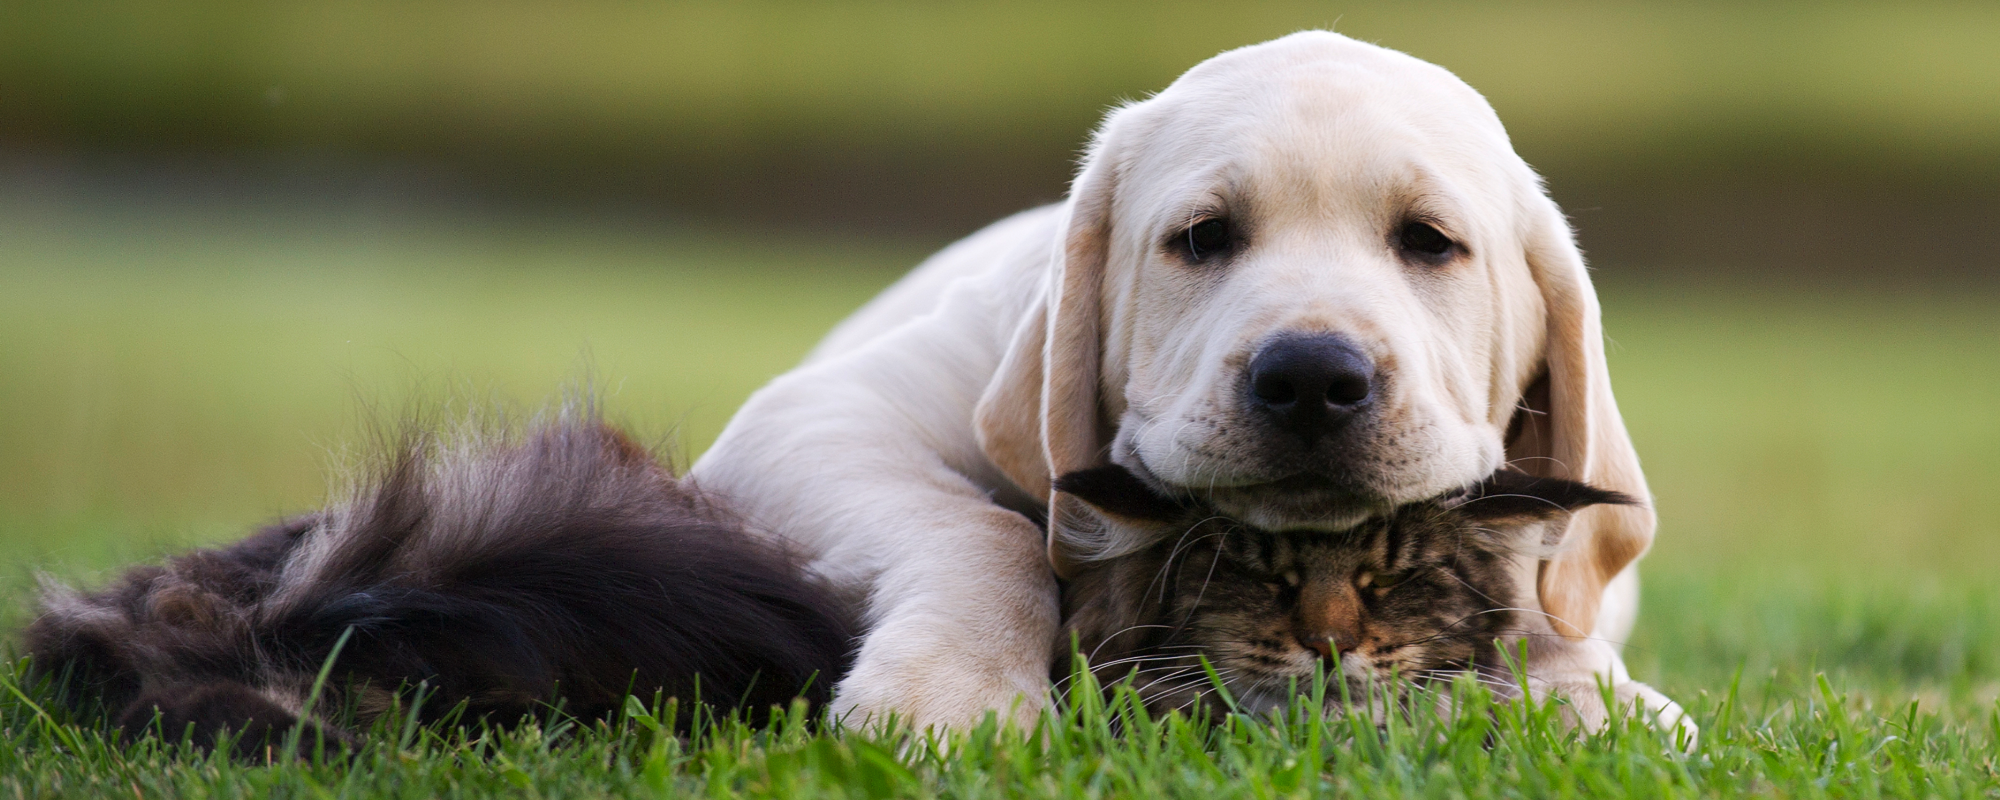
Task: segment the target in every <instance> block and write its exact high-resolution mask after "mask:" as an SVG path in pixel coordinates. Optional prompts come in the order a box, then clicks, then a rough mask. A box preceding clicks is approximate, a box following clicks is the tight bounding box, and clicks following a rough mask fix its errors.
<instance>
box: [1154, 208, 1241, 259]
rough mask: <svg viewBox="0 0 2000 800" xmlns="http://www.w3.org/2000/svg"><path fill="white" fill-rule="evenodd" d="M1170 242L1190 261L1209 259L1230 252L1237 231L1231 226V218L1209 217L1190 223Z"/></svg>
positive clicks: (1234, 243)
mask: <svg viewBox="0 0 2000 800" xmlns="http://www.w3.org/2000/svg"><path fill="white" fill-rule="evenodd" d="M1170 244H1171V245H1172V246H1173V248H1174V249H1175V250H1179V251H1180V252H1181V254H1182V255H1184V256H1186V257H1187V260H1189V261H1195V262H1201V261H1207V260H1209V259H1212V258H1216V257H1218V256H1224V255H1228V254H1229V251H1230V250H1231V249H1232V248H1234V247H1235V246H1236V231H1235V230H1234V229H1233V228H1232V227H1231V226H1230V224H1229V220H1227V219H1224V218H1222V217H1209V218H1207V219H1204V220H1202V221H1200V222H1197V223H1195V224H1193V225H1189V226H1188V227H1187V230H1184V231H1181V233H1180V234H1179V235H1177V236H1175V237H1174V239H1173V241H1172V242H1171V243H1170Z"/></svg>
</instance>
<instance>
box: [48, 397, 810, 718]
mask: <svg viewBox="0 0 2000 800" xmlns="http://www.w3.org/2000/svg"><path fill="white" fill-rule="evenodd" d="M42 608H43V610H42V614H41V615H40V617H39V618H38V619H36V620H35V621H34V622H33V623H32V624H31V625H30V626H29V627H28V629H27V632H26V636H25V638H26V643H27V647H28V651H29V653H30V654H31V656H32V664H33V669H34V670H35V671H36V672H37V673H40V674H44V675H49V676H52V677H54V678H55V679H56V680H57V682H58V683H59V684H60V685H61V686H63V687H64V688H63V691H64V693H65V697H66V699H67V700H68V701H69V702H71V703H72V704H75V705H77V706H79V707H89V706H101V707H102V708H103V709H104V710H106V711H108V712H109V713H110V715H111V718H112V721H113V722H114V724H116V725H118V726H120V727H122V728H123V729H125V730H126V731H127V732H128V735H129V736H137V735H140V734H141V733H142V732H145V731H147V730H153V729H156V728H155V725H154V723H155V721H156V720H157V721H158V723H159V725H158V728H157V729H160V730H162V732H163V733H164V734H165V735H167V736H168V737H170V738H176V739H177V738H179V737H180V736H181V735H183V733H184V732H186V731H188V730H189V728H190V726H192V732H193V736H194V738H195V740H196V741H197V742H200V743H202V744H204V745H212V744H213V743H215V742H216V741H217V737H218V735H219V734H220V733H221V732H222V731H224V730H225V729H227V730H233V731H236V732H237V733H238V734H241V735H240V737H239V738H238V739H237V745H236V747H237V749H238V752H239V753H241V754H243V755H249V756H258V755H261V754H265V753H268V752H271V751H270V750H269V749H268V748H269V746H270V745H271V743H272V742H273V741H274V739H273V736H274V735H278V736H281V735H282V734H283V733H285V732H288V731H290V730H292V729H293V728H294V727H295V726H299V725H304V726H305V727H306V729H307V730H308V731H309V732H313V731H317V732H321V733H323V734H324V735H325V736H326V737H327V738H328V739H329V740H330V741H332V742H333V743H335V744H337V745H344V744H350V743H352V742H353V741H354V740H355V734H354V733H353V732H351V731H350V730H347V729H344V728H341V727H338V726H336V725H335V724H334V723H333V719H334V715H332V714H320V713H317V711H315V712H311V713H309V714H308V716H309V717H310V718H309V719H307V720H305V721H304V722H303V723H302V722H301V720H300V714H301V713H302V712H303V706H304V704H305V702H306V697H307V695H308V693H309V691H310V689H311V686H312V683H313V681H314V679H315V678H316V677H317V675H318V673H319V671H320V669H321V667H322V665H324V664H325V663H327V661H328V660H329V658H330V657H332V656H333V655H334V649H335V645H336V643H337V642H339V641H340V639H341V637H342V636H343V634H345V635H347V636H348V639H347V641H346V642H345V644H344V645H342V646H341V647H340V650H339V653H338V657H337V659H336V660H335V661H334V665H333V669H332V672H331V679H330V680H329V681H328V682H327V684H326V686H325V689H324V690H323V692H322V695H321V696H320V697H319V698H318V700H317V703H316V705H314V707H313V708H314V709H325V710H335V709H350V710H351V711H352V712H353V717H352V719H353V721H354V722H356V723H358V725H359V726H366V725H367V724H368V723H369V722H370V721H371V720H372V719H373V718H375V717H376V716H379V715H380V714H382V713H384V712H385V711H387V710H388V709H390V708H391V707H393V706H394V705H395V704H397V703H400V704H402V705H403V706H404V707H408V706H409V704H410V703H412V702H414V701H415V700H416V698H417V694H418V693H419V692H421V694H422V701H421V705H420V706H419V708H420V712H419V714H420V716H421V717H422V718H424V719H426V720H435V719H437V718H439V717H440V716H441V715H445V714H450V713H455V709H458V708H459V707H460V706H463V711H462V712H457V713H465V714H467V715H468V716H467V717H466V718H468V719H476V718H483V719H487V720H491V721H494V722H498V723H508V722H513V721H517V720H519V719H521V718H523V716H525V715H539V714H546V713H548V712H549V710H550V709H552V708H559V709H560V710H561V711H562V712H563V713H567V714H572V715H578V716H600V715H604V714H608V713H611V712H613V711H615V710H617V709H618V708H619V707H620V705H621V704H622V702H623V699H624V698H625V697H626V695H627V694H628V693H629V694H635V695H638V696H639V697H641V698H647V699H650V698H652V697H653V696H654V695H655V693H656V692H657V693H664V694H665V695H667V696H672V697H677V698H680V699H682V700H683V702H694V701H699V702H701V703H705V704H709V705H712V706H717V707H721V708H742V709H745V710H746V711H748V712H749V713H750V714H751V715H752V716H761V715H762V714H763V713H764V712H765V710H766V709H768V708H769V707H770V706H772V705H774V704H784V703H787V702H789V701H790V700H791V699H792V698H794V697H804V698H806V699H807V700H809V701H811V702H813V703H815V704H819V703H823V702H825V701H826V700H827V699H828V697H829V694H830V692H831V689H832V686H833V684H834V682H835V680H837V678H838V677H839V674H840V673H841V672H842V671H843V670H844V669H845V667H846V663H847V658H848V649H849V628H848V625H847V624H846V623H845V622H844V620H843V617H842V615H841V614H839V613H837V611H836V605H835V601H834V599H833V598H832V597H831V596H830V595H829V594H828V593H827V592H826V591H824V590H822V589H821V588H819V587H818V586H817V585H815V584H814V583H812V582H810V581H808V580H807V579H806V578H805V577H804V576H803V575H802V574H801V572H800V570H799V568H798V566H797V565H796V564H795V563H794V562H793V561H791V560H790V559H789V558H788V557H787V556H786V555H785V554H784V553H783V552H781V551H780V550H778V549H776V548H775V546H773V545H770V544H768V543H767V542H766V541H765V540H762V539H758V538H755V537H753V536H752V535H751V534H749V533H747V532H746V531H745V530H744V529H743V528H742V526H740V525H739V524H737V523H736V522H735V521H734V520H732V519H731V518H730V517H729V515H728V514H727V513H725V512H724V511H723V510H722V509H720V508H718V507H716V506H715V505H714V504H713V503H710V502H708V501H707V500H706V499H705V498H704V497H702V496H701V494H700V493H699V492H697V491H696V490H695V489H693V488H692V487H691V486H689V485H687V484H685V483H683V482H681V481H679V480H677V479H676V478H675V477H674V476H673V474H672V473H671V472H670V471H668V470H667V469H666V468H664V467H663V466H661V464H660V463H659V462H658V461H656V460H655V459H654V458H653V457H652V456H651V455H649V454H648V453H647V452H646V450H645V449H644V448H641V447H639V446H637V445H635V444H634V443H632V441H631V440H629V439H628V438H626V437H625V436H624V435H622V434H621V433H619V432H618V431H617V430H615V429H613V428H611V427H609V426H607V425H605V424H603V423H601V422H598V421H596V420H595V419H565V420H563V421H559V422H557V423H554V424H550V425H546V426H542V427H539V428H537V429H536V430H534V431H532V432H531V433H529V434H528V435H527V436H526V437H525V438H523V439H520V440H517V441H509V440H505V439H504V438H495V437H491V436H488V437H471V439H470V440H468V441H463V442H440V441H439V440H438V439H437V438H436V437H419V439H418V440H417V441H415V442H414V443H413V444H412V445H411V446H408V447H404V448H401V452H400V454H399V455H397V456H396V457H395V458H393V459H392V460H391V462H390V463H389V464H388V465H387V466H386V468H385V470H384V472H383V473H382V475H381V477H380V478H379V480H376V481H373V482H371V483H370V485H366V486H363V487H362V488H361V489H360V490H359V491H357V492H356V493H355V494H354V496H353V498H352V499H351V500H350V501H348V502H345V503H342V504H338V505H336V506H334V507H331V508H329V509H327V510H324V511H322V512H319V513H317V514H312V515H309V516H304V517H299V518H297V519H293V520H291V521H288V522H284V523H281V524H278V525H274V526H272V527H269V528H266V529H264V530H262V531H260V532H258V533H256V534H255V535H252V536H250V537H249V538H247V539H244V540H243V541H241V542H238V543H236V544H234V545H232V546H229V547H225V548H221V549H215V550H200V551H195V552H192V553H188V554H186V555H182V556H179V557H177V558H173V559H171V560H169V561H168V562H167V563H166V564H165V565H164V566H144V567H138V568H134V569H132V570H131V571H129V572H128V573H126V575H125V576H124V577H123V578H122V579H121V580H119V581H118V582H117V583H115V584H113V585H112V586H110V587H109V588H106V589H104V590H102V591H98V592H94V593H79V592H76V591H73V590H70V589H68V588H65V587H60V586H53V585H52V586H49V587H47V588H46V591H45V593H44V596H43V602H42ZM349 631H351V633H348V632H349ZM697 684H698V685H699V690H697ZM685 718H686V715H683V719H685Z"/></svg>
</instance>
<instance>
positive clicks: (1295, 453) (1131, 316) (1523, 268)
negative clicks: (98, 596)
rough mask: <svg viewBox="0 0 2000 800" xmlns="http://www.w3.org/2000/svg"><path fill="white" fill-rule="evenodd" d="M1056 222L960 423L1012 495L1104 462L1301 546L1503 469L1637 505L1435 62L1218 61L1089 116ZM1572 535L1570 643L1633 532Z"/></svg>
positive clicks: (1494, 133)
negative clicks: (1093, 120) (1042, 296)
mask: <svg viewBox="0 0 2000 800" xmlns="http://www.w3.org/2000/svg"><path fill="white" fill-rule="evenodd" d="M1064 213H1065V217H1064V220H1063V223H1062V225H1063V233H1062V239H1061V241H1060V242H1059V246H1058V248H1057V257H1056V258H1055V259H1054V268H1053V270H1052V272H1051V276H1050V285H1049V299H1048V304H1047V306H1046V308H1045V309H1043V311H1044V313H1045V315H1046V316H1045V317H1042V318H1040V321H1041V322H1042V323H1043V324H1040V325H1037V324H1035V323H1034V322H1031V323H1030V324H1029V325H1027V326H1024V327H1023V328H1022V329H1021V331H1020V334H1019V336H1018V337H1017V339H1016V342H1015V345H1014V349H1013V350H1012V351H1010V353H1009V354H1008V356H1007V359H1006V362H1005V363H1004V364H1003V367H1002V370H1001V373H1000V375H999V377H998V378H997V379H996V381H995V384H994V386H993V387H991V388H989V390H988V393H987V397H986V398H984V399H983V400H982V407H981V409H980V423H981V428H982V443H983V444H985V445H986V448H987V451H988V454H989V455H990V456H992V457H993V458H994V461H995V462H996V463H997V464H999V465H1000V466H1001V467H1002V468H1003V469H1004V470H1006V471H1007V472H1008V473H1009V475H1010V476H1012V477H1014V479H1015V481H1016V482H1017V483H1019V484H1020V485H1021V486H1022V487H1024V488H1027V489H1030V490H1031V491H1036V490H1040V489H1046V488H1047V487H1049V485H1050V476H1051V475H1062V474H1067V473H1070V472H1074V471H1077V470H1081V469H1088V468H1090V467H1093V466H1098V465H1101V464H1104V463H1107V462H1110V463H1117V464H1120V465H1123V466H1125V467H1128V468H1130V469H1131V470H1132V471H1134V472H1135V473H1138V474H1139V475H1141V476H1143V478H1144V480H1145V481H1146V482H1147V483H1148V484H1149V485H1153V486H1155V487H1157V488H1161V489H1162V490H1164V491H1166V492H1168V493H1169V494H1172V495H1185V496H1188V497H1191V498H1194V499H1198V500H1199V501H1201V502H1203V503H1205V504H1207V505H1210V506H1212V507H1214V508H1215V509H1217V510H1218V511H1220V512H1222V513H1224V514H1227V515H1229V516H1231V517H1234V518H1237V519H1241V520H1243V521H1244V522H1246V523H1249V524H1252V525H1255V526H1258V527H1261V528H1267V529H1317V530H1329V531H1332V530H1344V529H1347V528H1349V527H1352V526H1354V525H1356V524H1358V523H1360V522H1361V521H1364V520H1367V519H1369V518H1371V517H1376V516H1380V515H1382V514H1385V513H1387V512H1388V511H1389V510H1390V509H1393V508H1395V507H1398V506H1400V505H1404V504H1407V503H1410V502H1414V501H1417V500H1421V499H1424V498H1430V497H1435V496H1438V495H1440V494H1441V493H1444V492H1446V491H1449V490H1451V489H1453V488H1454V487H1460V486H1465V485H1468V484H1471V483H1473V482H1475V481H1477V480H1478V479H1479V478H1481V477H1482V476H1485V475H1488V474H1490V473H1492V472H1493V471H1494V470H1495V469H1496V468H1498V467H1499V466H1500V465H1502V464H1503V463H1507V462H1509V461H1518V466H1520V467H1521V468H1523V469H1526V470H1529V471H1531V472H1536V473H1538V474H1544V475H1548V476H1551V477H1562V478H1568V479H1573V480H1581V481H1586V482H1589V483H1592V484H1594V485H1599V486H1604V487H1607V488H1610V489H1613V490H1617V491H1621V492H1624V493H1626V494H1628V495H1632V496H1634V497H1640V498H1643V497H1645V494H1646V493H1645V485H1644V481H1643V478H1641V477H1640V475H1639V471H1638V468H1637V461H1636V458H1635V457H1633V456H1632V454H1631V446H1630V442H1629V440H1628V439H1626V438H1625V434H1624V431H1623V426H1622V423H1621V422H1620V421H1619V420H1618V418H1617V410H1616V406H1615V404H1614V402H1613V401H1612V399H1611V395H1610V384H1609V382H1608V378H1606V377H1605V376H1604V369H1603V351H1602V344H1601V341H1600V339H1601V333H1600V330H1599V327H1598V319H1597V314H1598V312H1597V308H1596V305H1595V301H1594V299H1593V297H1592V294H1591V289H1590V285H1589V280H1588V277H1587V276H1586V274H1585V272H1584V268H1583V262H1582V260H1581V257H1580V255H1578V253H1577V251H1576V248H1575V246H1574V243H1573V241H1572V239H1571V237H1570V232H1569V228H1568V226H1567V223H1566V222H1565V221H1564V220H1563V218H1562V216H1561V214H1560V212H1559V211H1558V210H1557V209H1556V208H1555V206H1554V204H1553V203H1551V202H1550V201H1549V200H1548V199H1547V197H1546V196H1544V195H1543V193H1542V190H1541V186H1540V182H1539V180H1538V178H1537V177H1536V176H1535V174H1534V172H1533V171H1532V170H1531V169H1529V167H1528V166H1527V164H1526V163H1525V162H1523V161H1522V160H1521V159H1520V157H1519V156H1517V155H1516V154H1515V153H1514V152H1513V150H1512V147H1511V145H1510V143H1509V142H1508V139H1507V134H1506V132H1505V130H1504V129H1503V128H1502V127H1501V125H1500V122H1499V120H1498V118H1497V117H1496V116H1495V115H1494V113H1493V111H1492V109H1491V108H1490V107H1489V106H1488V105H1487V104H1486V102H1485V101H1484V100H1483V99H1482V98H1481V97H1480V96H1479V95H1478V93H1476V92H1474V91H1473V90H1472V89H1471V88H1470V87H1468V86H1466V85H1465V84H1464V83H1463V82H1461V81H1459V80H1458V79H1457V78H1455V77H1453V76H1452V75H1451V74H1450V73H1448V72H1446V71H1445V70H1443V69H1441V68H1439V67H1436V66H1433V65H1431V64H1427V63H1424V62H1422V61H1419V60H1417V59H1414V58H1411V57H1409V56H1406V55H1403V54H1401V53H1396V52H1393V51H1389V50H1385V49H1382V48H1379V47H1375V46H1372V45H1367V44H1363V43H1360V42H1356V41H1354V40H1351V39H1348V38H1346V37H1343V36H1339V35H1336V34H1331V33H1325V32H1308V33H1301V34H1296V35H1293V36H1288V37H1285V38H1283V39H1279V40H1276V41H1273V42H1268V43H1265V44H1261V45H1256V46H1253V47H1247V48H1243V49H1241V50H1236V51H1232V52H1229V53H1224V54H1223V55H1220V56H1217V57H1216V58H1214V59H1211V60H1209V61H1208V62H1205V63H1203V64H1201V65H1199V66H1197V67H1195V68H1194V69H1192V70H1190V71H1189V72H1188V73H1187V74H1186V75H1184V76H1182V77H1181V78H1180V79H1179V80H1178V81H1176V82H1175V83H1174V84H1173V85H1172V86H1170V87H1168V88H1167V89H1166V90H1165V91H1162V92H1161V93H1160V94H1158V95H1157V96H1155V97H1153V98H1151V99H1149V100H1146V101H1144V102H1140V103H1136V104H1133V105H1130V106H1127V107H1125V108H1123V109H1120V110H1118V111H1116V112H1114V113H1113V114H1112V115H1111V116H1110V117H1109V118H1108V119H1107V120H1106V122H1105V124H1104V126H1103V127H1102V128H1101V129H1100V130H1099V132H1098V136H1097V140H1096V142H1095V144H1094V145H1093V148H1092V150H1091V153H1090V156H1089V158H1088V159H1087V161H1086V163H1085V165H1084V169H1083V170H1082V172H1081V173H1080V174H1079V176H1078V178H1077V180H1076V183H1075V184H1074V186H1073V188H1072V192H1071V197H1070V200H1069V202H1068V203H1067V204H1066V205H1065V208H1064ZM1544 378H1545V379H1546V384H1545V385H1544V386H1543V388H1544V389H1545V390H1546V391H1543V392H1540V393H1531V392H1530V391H1529V389H1530V388H1531V386H1535V385H1537V382H1538V381H1539V380H1541V379H1544ZM1537 397H1538V398H1543V399H1542V400H1540V401H1539V405H1534V406H1533V407H1529V406H1527V405H1524V403H1523V400H1524V398H1537ZM1530 405H1533V404H1530ZM1517 420H1518V422H1517ZM1023 431H1031V432H1032V433H1035V434H1039V441H1033V440H1024V439H1023V435H1022V432H1023ZM1510 431H1514V432H1515V436H1514V437H1513V438H1512V440H1511V441H1510V436H1509V434H1510ZM1030 442H1032V444H1033V445H1039V446H1031V445H1030ZM1053 502H1054V504H1055V508H1054V510H1053V511H1052V515H1053V519H1054V520H1055V521H1056V523H1057V524H1061V523H1062V522H1063V520H1064V519H1065V514H1066V511H1065V501H1064V500H1063V499H1062V497H1061V496H1060V495H1058V496H1056V497H1055V498H1054V500H1053ZM1578 524H1579V525H1581V526H1582V527H1583V528H1584V529H1585V535H1584V536H1583V537H1581V538H1584V539H1592V540H1595V541H1594V542H1593V543H1586V544H1585V545H1584V546H1583V547H1582V548H1581V552H1584V553H1587V555H1585V556H1581V557H1580V558H1582V559H1583V561H1581V562H1579V563H1577V564H1573V565H1560V564H1559V565H1557V568H1556V569H1555V574H1556V575H1557V576H1558V579H1557V583H1560V584H1563V585H1562V586H1558V587H1556V588H1557V589H1558V593H1559V594H1563V595H1564V596H1566V597H1570V596H1573V597H1575V598H1578V599H1577V600H1576V602H1577V603H1580V604H1581V605H1580V606H1578V607H1577V608H1576V610H1575V612H1574V613H1575V616H1576V617H1578V618H1579V624H1578V625H1577V626H1576V627H1578V628H1579V629H1582V628H1587V627H1588V618H1589V617H1590V616H1591V615H1592V614H1593V613H1594V610H1595V594H1593V590H1601V589H1602V586H1603V585H1604V583H1605V582H1607V581H1609V579H1610V577H1611V576H1612V575H1613V574H1615V573H1616V572H1617V571H1618V570H1620V569H1622V568H1623V566H1624V565H1625V564H1626V563H1629V562H1630V561H1631V560H1632V559H1633V558H1636V557H1637V555H1638V554H1639V552H1640V551H1642V550H1643V549H1644V547H1645V544H1646V542H1647V541H1648V540H1649V539H1650V535H1651V527H1652V521H1651V516H1650V514H1649V513H1648V512H1646V511H1644V510H1643V509H1632V510H1628V509H1623V508H1619V509H1616V510H1605V509H1602V508H1600V509H1592V510H1590V511H1587V512H1585V513H1584V514H1581V515H1579V517H1578ZM1599 530H1603V531H1605V532H1606V534H1605V536H1603V537H1598V536H1596V534H1595V532H1596V531H1599ZM1137 544H1138V543H1128V545H1132V546H1136V545H1137ZM1112 549H1127V550H1129V546H1128V547H1125V548H1120V547H1116V546H1114V547H1113V548H1112ZM1103 554H1104V553H1099V554H1097V555H1103ZM1089 555H1091V554H1082V556H1083V557H1088V556H1089ZM1056 557H1057V562H1058V567H1059V568H1061V565H1062V562H1063V560H1064V558H1065V557H1066V556H1064V555H1063V554H1061V553H1057V554H1056ZM1560 604H1561V603H1560V602H1559V603H1558V605H1560ZM1583 606H1588V607H1587V608H1585V607H1583Z"/></svg>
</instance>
